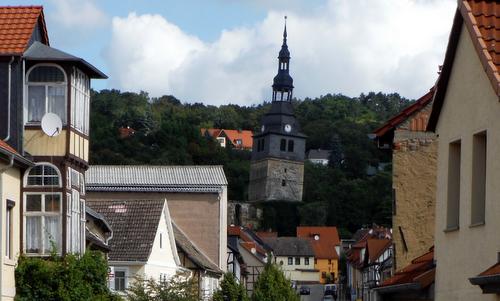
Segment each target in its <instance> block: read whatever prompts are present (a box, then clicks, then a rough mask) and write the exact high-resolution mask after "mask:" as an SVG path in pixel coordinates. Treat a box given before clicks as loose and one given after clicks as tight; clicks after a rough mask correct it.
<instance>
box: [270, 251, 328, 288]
mask: <svg viewBox="0 0 500 301" xmlns="http://www.w3.org/2000/svg"><path fill="white" fill-rule="evenodd" d="M308 258H309V264H305V257H300V264H298V265H296V264H295V257H292V259H293V264H291V265H288V256H276V257H275V262H276V263H277V264H278V265H279V266H280V267H281V268H282V269H283V272H284V273H285V275H286V276H287V277H288V278H289V279H290V280H293V281H298V282H319V273H318V272H317V271H315V270H314V257H312V256H311V257H308ZM282 263H283V264H282Z"/></svg>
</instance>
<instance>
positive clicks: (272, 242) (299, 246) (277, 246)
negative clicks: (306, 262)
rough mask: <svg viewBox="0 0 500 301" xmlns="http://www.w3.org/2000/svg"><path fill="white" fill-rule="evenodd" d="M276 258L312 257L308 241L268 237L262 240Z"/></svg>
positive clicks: (294, 238)
mask: <svg viewBox="0 0 500 301" xmlns="http://www.w3.org/2000/svg"><path fill="white" fill-rule="evenodd" d="M263 240H264V242H265V243H266V244H268V245H269V246H270V247H271V248H272V249H273V251H274V255H276V256H311V257H312V256H314V250H313V248H312V245H311V243H310V242H309V240H308V239H305V238H300V237H268V238H264V239H263Z"/></svg>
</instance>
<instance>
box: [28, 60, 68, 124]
mask: <svg viewBox="0 0 500 301" xmlns="http://www.w3.org/2000/svg"><path fill="white" fill-rule="evenodd" d="M26 85H27V89H26V94H27V116H25V119H26V121H27V122H28V123H35V124H36V123H39V122H40V121H42V117H43V116H44V115H45V114H46V113H54V114H56V115H57V116H59V118H61V120H62V123H63V124H66V89H67V82H66V77H65V75H64V72H63V70H62V69H61V68H59V67H57V66H55V65H36V66H35V67H33V68H32V69H31V70H30V71H28V74H27V82H26Z"/></svg>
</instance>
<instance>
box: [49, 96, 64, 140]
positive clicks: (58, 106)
mask: <svg viewBox="0 0 500 301" xmlns="http://www.w3.org/2000/svg"><path fill="white" fill-rule="evenodd" d="M65 88H66V86H48V91H47V94H48V95H47V98H48V108H47V112H50V113H55V114H56V115H57V116H59V117H60V118H61V120H62V123H63V124H65V123H66V99H65V95H66V92H65V91H66V90H65ZM60 130H61V129H60Z"/></svg>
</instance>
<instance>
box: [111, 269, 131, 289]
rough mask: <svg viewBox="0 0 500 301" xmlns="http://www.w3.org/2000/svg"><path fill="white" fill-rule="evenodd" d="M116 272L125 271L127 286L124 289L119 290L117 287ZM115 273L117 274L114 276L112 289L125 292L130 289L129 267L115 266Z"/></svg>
mask: <svg viewBox="0 0 500 301" xmlns="http://www.w3.org/2000/svg"><path fill="white" fill-rule="evenodd" d="M116 272H124V273H125V276H124V278H125V287H124V290H117V289H116V285H115V284H116ZM113 274H114V275H115V276H114V277H113V282H112V285H113V287H112V289H113V290H114V291H115V292H125V291H126V290H127V289H128V277H129V271H128V268H126V267H116V266H115V267H114V269H113Z"/></svg>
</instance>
